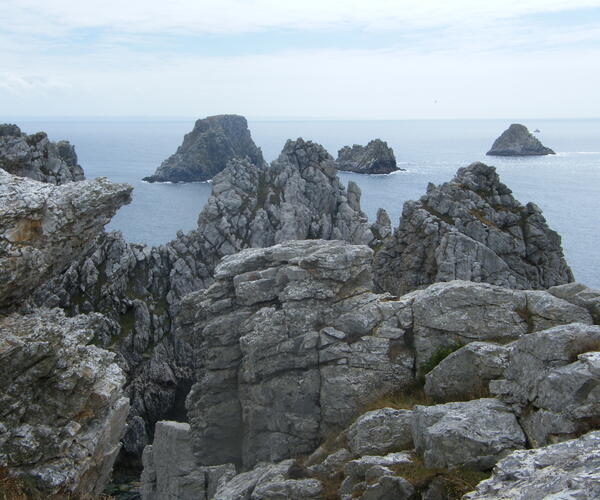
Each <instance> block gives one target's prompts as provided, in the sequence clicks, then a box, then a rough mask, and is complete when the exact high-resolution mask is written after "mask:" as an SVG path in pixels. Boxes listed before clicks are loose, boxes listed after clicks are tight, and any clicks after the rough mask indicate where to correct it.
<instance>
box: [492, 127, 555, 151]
mask: <svg viewBox="0 0 600 500" xmlns="http://www.w3.org/2000/svg"><path fill="white" fill-rule="evenodd" d="M486 154H487V155H490V156H542V155H553V154H555V153H554V151H552V150H551V149H550V148H547V147H546V146H544V145H543V144H542V143H541V142H540V141H539V139H538V138H537V137H535V136H534V135H533V134H532V133H531V132H529V130H527V127H525V126H524V125H521V124H520V123H513V124H512V125H511V126H510V127H508V128H507V129H506V130H505V131H504V132H502V135H501V136H500V137H498V139H496V140H495V141H494V144H492V149H490V150H489V151H488V152H487V153H486Z"/></svg>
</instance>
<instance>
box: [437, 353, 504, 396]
mask: <svg viewBox="0 0 600 500" xmlns="http://www.w3.org/2000/svg"><path fill="white" fill-rule="evenodd" d="M509 351H510V348H509V347H507V346H503V345H498V344H492V343H489V342H471V343H469V344H467V345H465V346H464V347H461V348H460V349H458V350H457V351H455V352H453V353H452V354H450V355H449V356H448V357H446V358H445V359H443V360H442V361H441V362H440V363H439V364H438V365H437V366H436V367H435V368H434V369H433V370H432V371H430V372H429V373H428V374H427V375H426V376H425V394H427V396H428V397H430V398H431V399H433V400H434V401H441V402H449V401H462V400H467V399H477V398H479V397H482V396H484V395H486V394H487V393H488V383H489V381H490V380H494V379H497V378H502V376H503V374H504V368H505V367H506V365H507V364H508V355H509Z"/></svg>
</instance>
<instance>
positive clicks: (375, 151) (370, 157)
mask: <svg viewBox="0 0 600 500" xmlns="http://www.w3.org/2000/svg"><path fill="white" fill-rule="evenodd" d="M335 166H336V168H337V169H338V170H346V171H348V172H356V173H358V174H389V173H391V172H395V171H397V170H401V169H399V168H398V166H397V164H396V157H395V156H394V151H393V150H392V148H390V147H389V146H388V145H387V142H384V141H382V140H381V139H374V140H372V141H370V142H369V144H367V145H366V146H360V145H358V144H354V145H353V146H352V147H350V146H344V147H343V148H342V149H340V150H339V151H338V157H337V160H336V161H335Z"/></svg>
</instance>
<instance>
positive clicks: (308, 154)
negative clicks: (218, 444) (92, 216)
mask: <svg viewBox="0 0 600 500" xmlns="http://www.w3.org/2000/svg"><path fill="white" fill-rule="evenodd" d="M212 186H213V191H212V196H211V198H210V199H209V201H208V202H207V204H206V206H205V207H204V209H203V211H202V213H201V214H200V216H199V219H198V229H197V230H195V231H192V232H190V233H188V234H182V233H180V234H179V235H178V237H177V239H175V240H174V241H172V242H171V243H169V244H167V245H164V246H160V247H155V248H149V247H146V246H143V245H135V244H127V243H126V242H125V241H124V240H123V238H122V236H121V235H120V234H118V233H109V234H107V235H102V236H101V237H100V240H99V241H98V244H97V245H96V246H95V247H93V248H91V249H90V250H89V251H88V252H86V253H84V254H83V255H82V256H81V257H80V258H79V259H78V260H76V261H75V262H74V263H73V264H72V265H71V267H70V268H69V269H68V270H67V271H66V272H65V273H63V274H62V275H61V276H60V277H58V278H56V279H54V280H52V281H50V282H49V283H48V284H47V285H45V286H44V287H42V288H41V289H40V290H39V291H38V292H37V293H36V295H35V303H36V304H38V305H46V306H50V307H62V308H64V309H66V310H67V311H68V312H69V313H70V314H77V313H81V312H90V311H100V312H102V313H103V314H105V315H107V316H108V317H110V318H111V319H112V320H114V321H115V322H117V323H118V324H119V325H120V333H119V334H118V335H115V336H113V337H111V338H104V339H98V340H99V342H100V344H101V345H102V346H105V347H107V348H111V349H113V350H116V351H118V352H120V353H121V354H122V356H123V357H124V358H125V360H126V361H127V364H128V366H129V378H128V386H127V388H128V391H129V394H130V397H131V404H132V417H131V419H130V422H129V430H128V433H127V436H126V438H125V450H126V451H127V453H128V456H131V457H136V456H137V457H139V456H141V453H142V450H143V448H144V446H145V445H146V444H148V443H149V441H151V439H152V429H153V427H154V424H155V422H157V421H159V420H162V419H165V418H171V419H179V420H181V419H184V418H185V408H184V407H183V401H184V398H185V395H186V394H187V393H188V391H189V388H190V384H191V368H192V362H191V356H190V351H189V348H188V347H187V346H186V344H185V343H184V342H182V341H181V340H180V339H179V338H178V336H177V335H175V334H174V330H173V321H174V319H175V317H176V315H177V309H178V305H177V304H178V302H179V300H180V299H181V298H182V297H184V296H185V295H186V294H188V293H190V292H192V291H194V290H201V289H204V288H206V287H207V286H209V285H210V284H211V283H212V281H213V277H212V276H213V271H214V267H215V266H216V264H217V263H218V262H219V260H220V259H221V258H222V257H224V256H225V255H229V254H233V253H235V252H238V251H240V250H241V249H243V248H247V247H255V246H256V247H259V246H269V245H273V244H275V243H279V242H281V241H285V240H288V239H312V238H325V239H332V238H340V239H346V240H348V241H351V242H353V243H368V242H369V241H371V240H372V239H373V234H372V232H371V231H370V229H369V226H368V223H367V218H366V216H365V215H364V214H363V213H362V211H361V210H360V189H359V188H358V186H356V185H355V184H354V183H351V184H350V185H349V189H348V191H346V190H345V189H344V187H343V186H342V185H341V183H340V182H339V180H338V179H337V177H336V175H335V167H334V166H333V162H332V161H331V158H330V157H329V155H328V154H327V152H326V151H325V150H324V149H323V148H322V147H321V146H319V145H317V144H314V143H312V142H310V141H308V142H307V141H303V140H301V139H299V140H298V141H288V143H287V144H286V146H285V148H284V150H283V152H282V154H281V155H280V157H279V159H278V160H277V161H276V162H274V163H273V165H272V166H271V167H270V168H263V167H260V168H259V167H256V166H255V165H253V164H251V163H249V162H248V161H245V160H240V161H237V160H235V161H232V162H231V163H230V165H229V167H227V168H226V169H225V170H224V171H223V172H221V173H220V174H218V175H217V176H216V177H215V178H214V179H213V183H212Z"/></svg>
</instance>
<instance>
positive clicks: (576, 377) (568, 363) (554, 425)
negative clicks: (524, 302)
mask: <svg viewBox="0 0 600 500" xmlns="http://www.w3.org/2000/svg"><path fill="white" fill-rule="evenodd" d="M597 351H600V326H591V325H584V324H577V323H574V324H569V325H564V326H557V327H555V328H551V329H549V330H544V331H541V332H537V333H534V334H530V335H526V336H524V337H522V338H521V339H519V340H518V341H516V342H515V343H514V344H513V346H512V349H511V354H510V361H509V364H508V366H507V368H506V370H505V373H504V377H505V378H504V379H503V380H496V381H493V382H491V383H490V390H491V391H492V393H494V394H496V395H497V397H499V398H501V399H502V400H503V401H505V402H507V403H509V404H511V405H512V406H513V408H514V410H515V411H516V412H517V414H518V415H519V418H520V422H521V425H522V427H523V429H524V430H525V432H526V434H527V438H528V439H529V441H530V443H531V444H532V445H533V446H536V447H537V446H543V445H546V444H549V443H552V442H556V441H559V440H565V439H569V438H572V437H575V436H578V435H580V434H582V433H584V432H587V431H588V430H590V429H594V427H595V426H597V425H598V422H600V352H597Z"/></svg>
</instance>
